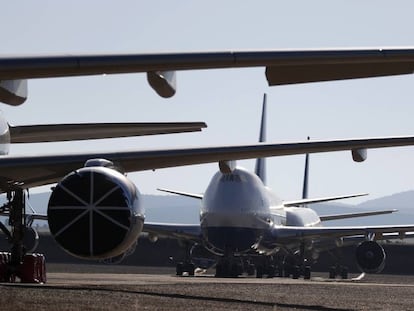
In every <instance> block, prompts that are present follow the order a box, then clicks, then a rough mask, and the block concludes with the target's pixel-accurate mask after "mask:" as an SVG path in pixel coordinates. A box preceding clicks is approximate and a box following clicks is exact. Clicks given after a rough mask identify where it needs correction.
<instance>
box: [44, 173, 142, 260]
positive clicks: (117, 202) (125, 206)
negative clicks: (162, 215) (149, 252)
mask: <svg viewBox="0 0 414 311" xmlns="http://www.w3.org/2000/svg"><path fill="white" fill-rule="evenodd" d="M139 197H140V195H139V192H138V189H137V188H136V187H135V185H134V184H133V183H132V182H131V181H130V180H129V179H128V178H127V177H126V176H125V175H123V174H122V173H120V172H118V171H117V170H115V169H113V168H110V167H103V166H88V167H84V168H81V169H79V170H76V171H74V172H72V173H70V174H68V175H67V176H65V177H64V178H63V179H62V181H61V182H60V183H59V184H58V185H57V186H56V187H55V188H54V190H53V192H52V195H51V196H50V199H49V205H48V210H47V216H48V222H49V228H50V232H51V233H52V235H53V237H54V238H55V240H56V241H57V242H58V244H59V245H60V246H61V247H62V248H63V249H64V250H65V251H67V252H68V253H70V254H71V255H73V256H76V257H79V258H83V259H105V258H111V257H117V256H120V255H122V254H124V253H125V252H127V251H128V250H129V249H130V248H131V246H132V245H133V243H136V241H137V239H138V236H139V234H140V233H141V231H142V227H143V224H144V210H143V208H142V207H141V204H140V198H139Z"/></svg>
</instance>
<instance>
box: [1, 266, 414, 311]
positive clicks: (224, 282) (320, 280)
mask: <svg viewBox="0 0 414 311" xmlns="http://www.w3.org/2000/svg"><path fill="white" fill-rule="evenodd" d="M48 269H49V272H48V281H47V283H46V284H19V283H15V284H4V283H3V284H0V292H1V295H0V310H28V309H31V310H114V309H117V310H180V311H184V310H413V309H414V300H413V298H412V297H414V276H401V275H382V274H379V275H367V276H366V277H365V278H363V279H362V280H358V281H357V280H335V281H332V280H329V279H326V278H324V277H325V275H323V274H315V275H314V276H313V277H312V279H311V280H310V281H309V280H303V279H299V280H292V279H288V278H272V279H256V278H253V277H239V278H215V277H214V276H213V275H212V274H210V273H209V271H207V272H206V273H203V274H198V275H196V276H195V277H188V276H184V277H177V276H175V275H174V270H173V269H171V268H166V267H164V268H160V267H142V266H141V267H137V266H135V267H133V266H130V267H125V266H95V265H76V264H72V265H70V264H69V265H68V264H50V265H49V266H48ZM351 277H353V278H354V279H356V278H357V275H351Z"/></svg>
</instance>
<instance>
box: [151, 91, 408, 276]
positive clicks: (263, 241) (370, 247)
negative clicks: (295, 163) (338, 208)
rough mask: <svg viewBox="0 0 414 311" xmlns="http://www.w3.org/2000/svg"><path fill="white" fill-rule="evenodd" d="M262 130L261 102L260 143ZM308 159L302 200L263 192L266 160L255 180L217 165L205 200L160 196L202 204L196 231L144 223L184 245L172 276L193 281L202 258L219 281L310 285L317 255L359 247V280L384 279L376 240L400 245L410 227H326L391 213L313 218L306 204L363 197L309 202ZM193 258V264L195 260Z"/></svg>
mask: <svg viewBox="0 0 414 311" xmlns="http://www.w3.org/2000/svg"><path fill="white" fill-rule="evenodd" d="M265 124H266V95H265V96H264V99H263V111H262V121H261V127H260V138H259V141H260V142H263V141H264V140H265V136H266V134H265ZM308 157H309V154H306V158H305V173H304V184H303V193H302V198H301V199H299V200H294V201H282V200H281V199H279V198H278V197H277V196H276V195H275V194H274V192H273V191H272V190H271V189H270V188H268V187H267V186H266V170H265V158H258V159H257V160H256V167H255V172H254V173H251V172H249V171H247V170H245V169H244V168H242V167H239V166H237V165H236V163H232V167H231V169H230V168H229V167H225V168H224V169H223V165H221V166H220V170H219V171H218V172H217V173H216V174H215V175H214V176H213V177H212V179H211V181H210V183H209V185H208V187H207V189H206V191H205V192H204V194H193V193H188V192H182V191H175V190H171V189H162V188H161V189H158V190H161V191H164V192H168V193H173V194H178V195H183V196H187V197H192V198H196V199H199V200H201V210H200V223H199V224H195V225H180V224H147V223H144V228H143V231H144V232H147V233H148V234H149V239H150V240H152V241H156V239H157V237H158V236H167V237H170V238H171V237H172V238H176V239H179V240H181V241H183V242H184V244H187V245H186V246H187V248H186V257H185V260H184V261H183V262H179V263H178V264H177V275H183V274H184V273H188V274H189V275H194V269H195V268H196V266H197V263H198V262H199V261H200V260H201V259H203V258H204V259H205V261H206V262H207V265H206V266H203V267H202V268H208V267H209V265H210V266H212V265H213V264H214V263H216V267H215V268H216V276H217V277H237V276H239V275H240V274H242V273H243V272H247V273H249V274H254V270H256V276H257V277H262V276H263V275H264V274H267V275H268V276H270V277H273V276H275V275H279V276H292V277H293V278H298V277H299V276H300V275H302V276H304V278H305V279H310V278H311V263H312V261H314V260H316V259H317V258H318V257H319V254H320V253H321V252H323V251H328V250H335V249H338V248H339V247H342V246H345V245H358V246H357V248H356V255H355V256H356V257H355V259H356V262H357V264H358V267H359V268H360V270H361V271H362V272H363V273H377V272H381V270H382V269H383V267H384V265H385V252H384V250H383V248H382V246H381V245H380V244H378V243H377V240H382V239H386V238H390V236H389V235H388V234H389V233H398V236H397V238H398V237H399V238H403V237H404V234H405V232H408V231H411V230H413V229H414V225H408V226H355V227H353V226H348V227H341V226H336V227H330V226H323V224H324V223H325V222H327V221H330V220H337V219H345V218H353V217H365V216H372V215H381V214H388V213H393V212H396V210H395V209H393V210H381V211H372V212H358V213H345V214H336V215H322V216H320V215H318V214H317V213H316V212H315V211H314V210H312V209H311V208H309V207H308V206H309V205H310V204H312V203H319V202H327V201H332V200H338V199H345V198H353V197H358V196H362V195H366V193H362V194H352V195H344V196H330V197H323V198H315V199H311V198H308V169H309V159H308ZM391 238H392V237H391ZM394 238H395V237H394ZM206 250H207V251H208V252H206ZM203 251H204V252H203ZM209 253H210V254H209ZM193 254H196V255H194V256H195V257H197V258H196V260H194V261H193V258H192V256H193ZM200 254H201V256H200ZM203 254H204V256H203ZM337 275H340V276H341V277H342V278H347V277H348V269H347V268H346V267H344V266H340V265H339V264H336V265H334V266H332V267H330V278H335V277H336V276H337Z"/></svg>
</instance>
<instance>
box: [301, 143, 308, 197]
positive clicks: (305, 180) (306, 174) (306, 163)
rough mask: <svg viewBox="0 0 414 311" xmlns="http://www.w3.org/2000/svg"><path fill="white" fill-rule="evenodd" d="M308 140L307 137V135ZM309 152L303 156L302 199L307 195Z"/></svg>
mask: <svg viewBox="0 0 414 311" xmlns="http://www.w3.org/2000/svg"><path fill="white" fill-rule="evenodd" d="M308 140H309V137H308ZM308 191H309V153H307V154H306V156H305V172H304V174H303V188H302V199H307V198H308V197H309V192H308Z"/></svg>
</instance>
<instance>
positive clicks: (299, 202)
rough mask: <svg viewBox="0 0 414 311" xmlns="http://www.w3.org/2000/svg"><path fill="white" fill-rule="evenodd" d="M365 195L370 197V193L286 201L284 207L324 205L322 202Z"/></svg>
mask: <svg viewBox="0 0 414 311" xmlns="http://www.w3.org/2000/svg"><path fill="white" fill-rule="evenodd" d="M365 195H368V193H358V194H349V195H342V196H334V197H324V198H315V199H301V200H295V201H285V202H283V205H284V206H285V207H291V206H301V205H305V204H313V203H322V202H329V201H336V200H341V199H349V198H356V197H361V196H365Z"/></svg>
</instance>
